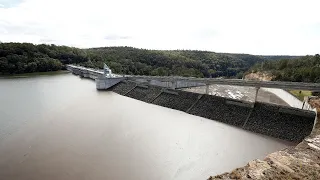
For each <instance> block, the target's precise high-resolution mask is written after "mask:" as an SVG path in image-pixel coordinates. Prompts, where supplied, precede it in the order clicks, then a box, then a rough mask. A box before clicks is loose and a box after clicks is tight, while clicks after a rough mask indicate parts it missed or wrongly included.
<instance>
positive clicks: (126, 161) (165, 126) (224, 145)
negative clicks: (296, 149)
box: [0, 74, 292, 180]
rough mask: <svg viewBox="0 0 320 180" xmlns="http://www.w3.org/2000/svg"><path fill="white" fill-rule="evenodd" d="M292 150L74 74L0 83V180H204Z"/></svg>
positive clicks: (260, 137)
mask: <svg viewBox="0 0 320 180" xmlns="http://www.w3.org/2000/svg"><path fill="white" fill-rule="evenodd" d="M217 110H218V109H217ZM289 145H292V144H290V143H287V142H284V141H281V140H278V139H274V138H270V137H266V136H263V135H259V134H255V133H252V132H248V131H244V130H242V129H239V128H235V127H232V126H229V125H226V124H222V123H219V122H216V121H212V120H209V119H205V118H202V117H197V116H193V115H190V114H187V113H184V112H181V111H176V110H172V109H168V108H165V107H160V106H156V105H153V104H148V103H144V102H141V101H138V100H135V99H130V98H128V97H124V96H121V95H118V94H116V93H114V92H108V91H97V90H96V88H95V82H94V81H92V80H87V79H81V78H79V77H77V76H74V75H72V74H59V75H50V76H34V77H25V78H2V79H0V179H5V180H20V179H24V180H29V179H30V180H31V179H32V180H42V179H47V180H51V179H52V180H57V179H58V180H89V179H95V180H106V179H110V180H113V179H130V180H140V179H157V180H171V179H177V180H180V179H181V180H182V179H207V178H208V177H209V176H211V175H216V174H221V173H224V172H226V171H231V170H232V169H234V168H237V167H239V166H243V165H245V164H246V163H247V162H249V161H251V160H253V159H257V158H260V159H262V158H264V157H265V156H266V155H267V154H269V153H272V152H274V151H277V150H281V149H283V148H285V147H288V146H289Z"/></svg>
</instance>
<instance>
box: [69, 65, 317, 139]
mask: <svg viewBox="0 0 320 180" xmlns="http://www.w3.org/2000/svg"><path fill="white" fill-rule="evenodd" d="M67 69H68V70H69V71H70V72H72V73H73V74H76V75H79V76H81V77H85V78H91V79H94V80H95V81H96V89H97V90H110V91H114V92H116V93H118V94H120V95H123V96H127V97H130V98H134V99H137V100H141V101H144V102H146V103H151V104H155V105H159V106H163V107H167V108H171V109H176V110H179V111H183V112H185V113H189V114H192V115H196V116H200V117H204V118H207V119H211V120H215V121H219V122H222V123H226V124H229V125H232V126H236V127H238V128H242V129H244V130H247V131H251V132H255V133H259V134H263V135H267V136H271V137H274V138H279V139H283V140H286V141H291V142H301V141H302V140H303V139H304V138H305V137H306V136H308V135H309V134H310V133H311V131H312V130H313V128H314V124H315V121H316V116H317V114H316V112H315V111H310V110H305V109H301V108H296V107H288V106H280V105H275V104H269V103H262V102H257V101H256V99H257V93H258V91H259V89H260V88H279V89H305V90H313V91H320V84H316V83H314V84H313V83H295V82H271V81H270V82H266V81H252V80H250V81H249V80H238V79H212V78H186V77H175V76H171V77H168V76H166V77H160V76H134V75H118V74H112V71H111V70H110V69H109V68H108V67H107V66H106V65H105V66H104V70H95V69H90V68H85V67H81V66H75V65H67ZM210 84H223V85H235V86H250V87H255V89H256V95H255V101H254V102H246V101H241V100H236V99H231V98H225V97H219V96H213V95H208V88H206V94H198V93H194V92H187V91H182V90H179V89H180V88H188V87H198V86H206V87H208V86H209V85H210Z"/></svg>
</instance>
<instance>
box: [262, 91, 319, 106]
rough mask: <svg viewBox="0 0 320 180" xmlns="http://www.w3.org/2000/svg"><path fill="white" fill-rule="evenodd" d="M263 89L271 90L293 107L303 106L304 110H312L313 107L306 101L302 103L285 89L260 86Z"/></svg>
mask: <svg viewBox="0 0 320 180" xmlns="http://www.w3.org/2000/svg"><path fill="white" fill-rule="evenodd" d="M261 89H263V90H265V91H268V92H271V93H273V94H275V95H277V96H278V97H280V98H281V99H283V100H284V101H285V102H286V103H287V104H289V105H290V106H291V107H295V108H300V109H301V108H303V109H306V110H313V108H312V107H311V106H310V105H309V104H308V102H305V103H303V102H302V101H300V100H299V99H297V98H296V97H295V96H293V95H292V94H290V93H289V92H288V91H285V90H283V89H275V88H261Z"/></svg>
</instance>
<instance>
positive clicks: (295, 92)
mask: <svg viewBox="0 0 320 180" xmlns="http://www.w3.org/2000/svg"><path fill="white" fill-rule="evenodd" d="M290 93H291V94H293V95H294V96H295V97H297V98H298V99H299V100H301V101H303V99H304V97H305V96H311V91H303V90H291V91H290Z"/></svg>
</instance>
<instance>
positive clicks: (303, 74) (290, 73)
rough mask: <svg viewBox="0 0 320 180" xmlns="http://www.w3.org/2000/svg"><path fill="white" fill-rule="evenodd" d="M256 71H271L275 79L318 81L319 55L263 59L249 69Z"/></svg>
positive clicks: (319, 76)
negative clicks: (271, 59) (272, 59)
mask: <svg viewBox="0 0 320 180" xmlns="http://www.w3.org/2000/svg"><path fill="white" fill-rule="evenodd" d="M257 71H259V72H268V73H271V74H272V75H273V76H274V77H273V80H275V81H296V82H317V83H320V55H319V54H316V55H314V56H303V57H298V58H294V59H288V58H285V59H280V60H275V61H264V62H260V63H257V64H255V65H254V66H253V67H252V68H251V69H250V70H249V72H257Z"/></svg>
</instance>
